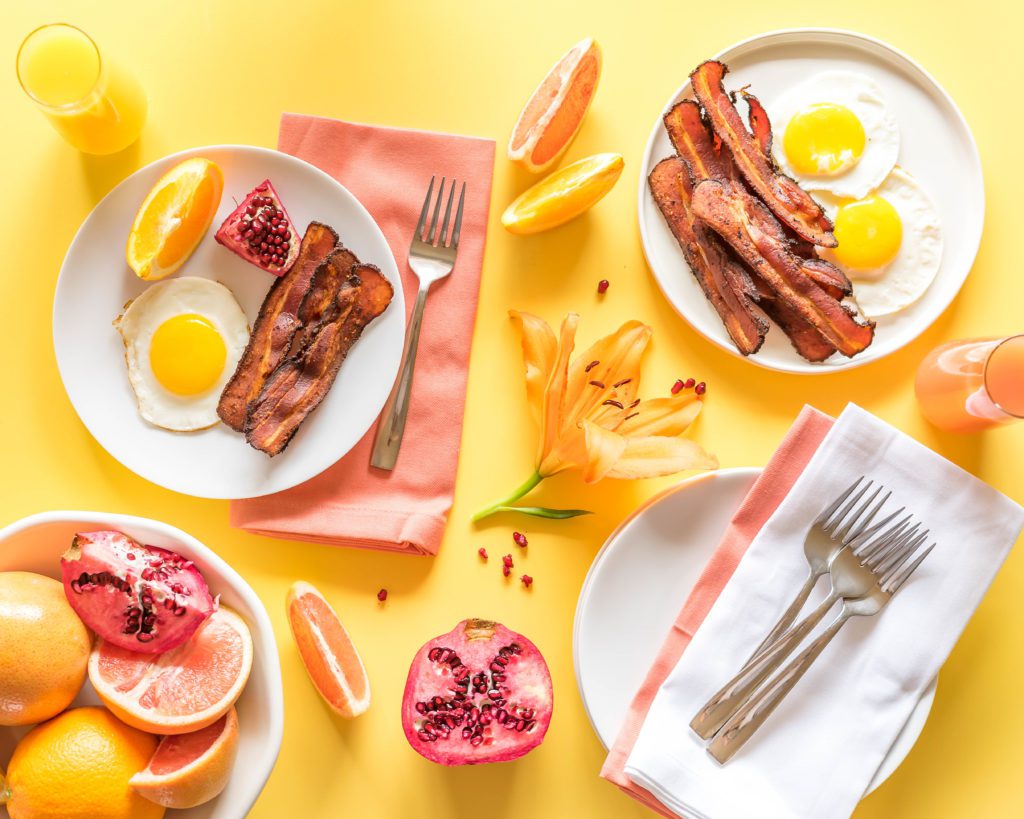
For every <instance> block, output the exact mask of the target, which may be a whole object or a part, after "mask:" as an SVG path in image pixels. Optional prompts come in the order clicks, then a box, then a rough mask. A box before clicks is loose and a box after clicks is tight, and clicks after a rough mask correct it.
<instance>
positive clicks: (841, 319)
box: [693, 180, 875, 356]
mask: <svg viewBox="0 0 1024 819" xmlns="http://www.w3.org/2000/svg"><path fill="white" fill-rule="evenodd" d="M693 212H694V213H695V214H696V215H697V216H698V217H699V218H700V219H702V220H704V221H705V222H707V223H708V225H710V226H711V227H712V228H713V229H714V230H715V231H716V232H717V233H718V235H719V236H721V237H722V238H723V239H724V240H725V241H726V242H727V243H728V244H729V245H730V246H731V247H732V248H733V250H735V251H736V253H738V254H739V256H740V258H741V259H743V261H745V262H746V263H747V264H748V265H749V266H750V268H751V269H752V270H753V271H755V272H756V273H757V274H758V275H759V276H760V277H761V278H762V279H764V281H765V282H766V283H767V284H768V285H769V287H771V289H772V290H774V291H775V292H776V293H777V294H778V295H779V298H780V299H782V300H783V301H784V302H785V303H786V304H788V305H789V306H790V307H791V308H793V310H795V311H796V312H797V313H798V314H799V315H800V316H801V317H802V318H804V319H805V320H806V321H808V322H810V323H811V324H812V325H814V327H815V329H817V331H818V332H819V333H820V334H821V335H822V336H823V337H824V338H825V339H826V340H827V341H828V342H830V343H831V344H833V345H835V347H836V349H837V350H839V352H841V353H842V354H843V355H845V356H854V355H856V354H857V353H859V352H861V351H862V350H864V349H865V348H866V347H867V346H868V345H869V344H871V341H872V339H873V338H874V326H875V325H874V323H873V322H864V323H862V322H861V321H858V320H857V318H856V317H855V316H854V314H853V313H852V312H851V311H850V310H849V309H847V308H846V307H845V305H843V304H841V303H840V302H839V301H837V300H836V299H835V298H834V297H833V296H831V295H829V294H828V293H826V292H825V291H824V290H822V288H821V287H819V286H818V284H817V283H816V282H815V281H814V280H813V279H811V278H810V277H809V276H807V274H806V273H804V272H803V270H802V269H801V267H802V260H800V259H798V258H797V257H795V256H794V255H793V253H792V252H791V251H790V249H789V244H788V242H787V241H786V236H785V234H784V233H783V231H782V229H781V228H780V226H779V224H778V222H776V221H775V219H774V218H773V217H772V215H771V214H770V213H769V212H768V210H767V209H766V208H765V206H764V205H763V204H762V203H761V202H759V201H758V200H757V199H755V198H754V197H753V196H751V195H750V194H749V193H747V191H746V190H744V189H743V188H742V186H740V185H739V184H738V183H735V182H719V181H715V180H707V181H704V182H701V183H700V184H699V185H697V187H696V188H695V189H694V193H693Z"/></svg>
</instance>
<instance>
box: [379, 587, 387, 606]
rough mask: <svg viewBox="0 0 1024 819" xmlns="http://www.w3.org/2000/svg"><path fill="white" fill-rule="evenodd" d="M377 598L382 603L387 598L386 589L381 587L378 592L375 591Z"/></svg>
mask: <svg viewBox="0 0 1024 819" xmlns="http://www.w3.org/2000/svg"><path fill="white" fill-rule="evenodd" d="M377 599H378V600H380V602H381V603H383V602H384V601H385V600H387V599H388V590H387V589H381V590H380V591H379V592H377Z"/></svg>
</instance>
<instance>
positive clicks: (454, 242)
mask: <svg viewBox="0 0 1024 819" xmlns="http://www.w3.org/2000/svg"><path fill="white" fill-rule="evenodd" d="M465 201H466V183H465V182H463V183H462V190H461V191H460V192H459V207H458V208H457V209H456V210H455V227H454V228H453V230H452V239H451V241H450V242H449V243H448V246H449V247H451V248H452V249H453V250H458V248H459V233H461V232H462V205H463V203H464V202H465Z"/></svg>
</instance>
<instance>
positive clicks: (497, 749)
mask: <svg viewBox="0 0 1024 819" xmlns="http://www.w3.org/2000/svg"><path fill="white" fill-rule="evenodd" d="M553 703H554V699H553V693H552V688H551V674H550V672H549V671H548V666H547V663H546V662H544V657H543V656H542V655H541V653H540V651H539V650H538V648H537V646H535V645H534V644H533V643H531V642H530V641H529V640H527V639H526V638H525V637H523V636H522V635H521V634H516V633H515V632H514V631H511V630H509V629H507V628H505V626H503V625H501V624H500V623H495V622H493V621H491V620H475V619H470V620H463V621H462V622H461V623H459V624H458V625H457V626H456V627H455V628H454V629H452V630H451V631H450V632H448V633H447V634H442V635H441V636H440V637H435V638H434V639H433V640H430V641H428V642H427V643H426V645H424V646H423V647H422V648H421V649H420V650H419V651H418V652H417V653H416V656H415V657H414V658H413V661H412V666H411V667H410V669H409V677H408V679H407V680H406V683H405V696H404V697H403V699H402V728H403V729H404V730H405V736H406V739H408V740H409V744H410V745H412V747H413V749H414V750H416V751H417V752H418V753H419V754H421V755H423V756H425V757H426V758H427V759H429V760H430V761H431V762H437V763H438V764H440V765H477V764H480V763H483V762H507V761H508V760H510V759H518V758H519V757H521V756H523V754H526V753H528V752H529V751H532V750H533V749H534V748H536V747H537V746H538V745H540V744H541V742H543V741H544V735H545V734H546V733H547V730H548V725H549V724H550V722H551V710H552V706H553Z"/></svg>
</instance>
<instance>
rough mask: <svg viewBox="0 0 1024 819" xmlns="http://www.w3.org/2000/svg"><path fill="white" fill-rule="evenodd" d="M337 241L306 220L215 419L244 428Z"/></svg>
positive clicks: (324, 228) (322, 227)
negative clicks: (294, 252) (291, 259)
mask: <svg viewBox="0 0 1024 819" xmlns="http://www.w3.org/2000/svg"><path fill="white" fill-rule="evenodd" d="M337 243H338V234H337V233H335V232H334V229H333V228H331V227H328V226H327V225H324V224H321V223H320V222H310V223H309V227H307V228H306V233H305V235H304V236H303V237H302V244H301V245H300V246H299V255H298V256H297V257H296V259H295V263H294V264H293V265H292V266H291V269H289V271H288V272H287V273H285V274H284V275H283V276H281V277H280V278H278V279H275V280H274V284H273V285H272V286H271V288H270V291H269V292H268V293H267V295H266V297H265V298H264V299H263V304H262V306H261V307H260V312H259V315H257V316H256V323H255V325H254V326H253V328H252V334H251V335H250V336H249V343H248V344H247V345H246V347H245V352H244V353H242V357H241V359H239V361H238V366H237V367H236V368H235V374H234V375H233V376H231V380H230V381H228V383H227V385H226V386H225V387H224V391H223V392H222V393H221V396H220V401H219V402H218V404H217V415H219V416H220V419H221V420H222V421H223V422H224V423H225V424H227V425H228V426H229V427H231V428H232V429H234V430H237V431H239V432H242V431H243V430H244V429H245V415H246V410H247V407H248V406H249V402H251V401H252V400H253V399H254V398H256V396H257V395H259V393H260V390H261V389H262V388H263V384H264V383H265V382H266V380H267V378H268V376H269V375H270V373H272V372H273V371H274V368H275V367H277V365H278V364H279V363H280V361H281V359H282V358H284V356H285V355H287V353H288V351H289V349H290V347H291V343H292V337H293V336H294V335H295V331H296V330H297V329H298V328H299V324H300V323H299V318H298V310H299V304H300V302H301V301H302V298H303V296H304V295H305V293H306V290H307V289H308V288H309V282H310V279H311V278H312V276H313V272H314V271H315V270H316V268H317V267H318V266H319V264H320V262H322V261H323V260H324V258H325V257H326V256H327V254H328V253H330V252H331V250H332V249H333V248H334V246H335V245H336V244H337Z"/></svg>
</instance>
